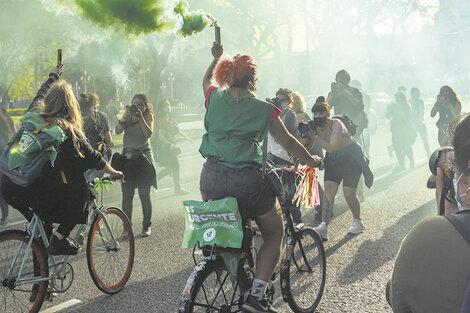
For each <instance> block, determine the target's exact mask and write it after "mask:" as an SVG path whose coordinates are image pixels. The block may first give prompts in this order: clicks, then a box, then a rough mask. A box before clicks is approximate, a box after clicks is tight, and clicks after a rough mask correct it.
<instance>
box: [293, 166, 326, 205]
mask: <svg viewBox="0 0 470 313" xmlns="http://www.w3.org/2000/svg"><path fill="white" fill-rule="evenodd" d="M295 173H296V174H298V175H300V177H301V180H300V183H299V184H298V185H297V186H296V191H295V195H294V197H293V198H292V203H295V204H296V205H297V206H298V207H300V205H303V204H304V203H305V202H307V204H308V206H309V207H316V206H318V205H320V193H319V189H318V167H310V166H308V165H300V164H299V165H298V166H297V167H296V168H295Z"/></svg>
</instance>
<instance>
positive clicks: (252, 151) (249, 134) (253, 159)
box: [199, 87, 279, 168]
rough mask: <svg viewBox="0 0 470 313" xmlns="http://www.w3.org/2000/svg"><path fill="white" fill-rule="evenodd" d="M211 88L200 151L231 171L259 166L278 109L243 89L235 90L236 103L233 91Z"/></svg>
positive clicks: (230, 89)
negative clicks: (272, 120)
mask: <svg viewBox="0 0 470 313" xmlns="http://www.w3.org/2000/svg"><path fill="white" fill-rule="evenodd" d="M211 88H212V90H211V89H209V92H210V95H209V96H208V99H207V100H208V102H207V103H208V104H207V111H206V116H205V118H204V126H205V129H206V133H205V134H204V135H203V137H202V143H201V147H200V148H199V152H200V153H201V154H202V156H203V157H205V158H207V157H209V156H213V157H216V158H217V159H218V160H219V161H220V163H222V164H224V165H227V166H228V167H232V168H243V167H248V166H256V167H261V166H262V163H263V151H262V141H263V139H264V138H265V136H266V134H267V132H268V131H269V124H270V122H271V119H272V118H273V117H277V116H278V114H277V115H276V113H277V112H276V111H279V110H277V109H276V108H275V107H274V106H273V105H272V104H270V103H268V102H266V101H262V100H259V99H257V98H255V97H254V95H252V94H251V93H249V92H248V91H245V90H242V89H238V96H239V97H238V98H239V101H238V102H236V101H235V95H234V90H233V89H232V88H229V89H226V90H223V91H219V90H218V89H215V88H214V87H211Z"/></svg>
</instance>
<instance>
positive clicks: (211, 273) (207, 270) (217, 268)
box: [178, 258, 241, 313]
mask: <svg viewBox="0 0 470 313" xmlns="http://www.w3.org/2000/svg"><path fill="white" fill-rule="evenodd" d="M196 269H197V271H196V273H193V274H191V276H193V275H194V274H195V277H190V279H188V282H191V284H190V285H188V284H187V285H186V288H187V289H189V290H185V291H184V292H183V294H184V293H187V294H189V299H186V297H185V296H184V295H183V299H182V300H181V304H180V308H179V311H178V312H180V313H182V312H184V313H206V312H226V313H229V312H241V308H240V307H241V303H240V291H239V290H240V288H238V284H235V286H233V284H232V282H231V280H230V277H229V273H228V272H227V267H226V266H225V263H224V262H223V260H222V259H221V258H220V259H217V260H216V261H207V260H204V261H203V262H202V263H200V264H199V265H198V266H197V267H196Z"/></svg>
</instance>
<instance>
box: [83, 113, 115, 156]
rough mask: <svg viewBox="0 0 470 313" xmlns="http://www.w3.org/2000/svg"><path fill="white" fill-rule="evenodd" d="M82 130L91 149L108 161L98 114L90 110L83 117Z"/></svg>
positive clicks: (102, 128)
mask: <svg viewBox="0 0 470 313" xmlns="http://www.w3.org/2000/svg"><path fill="white" fill-rule="evenodd" d="M83 130H84V132H85V136H86V138H87V139H88V141H89V142H90V145H91V146H92V148H93V149H95V150H98V151H99V152H100V153H101V154H102V155H103V156H104V157H105V159H106V160H109V157H108V151H107V150H108V149H107V147H106V144H105V143H104V140H105V133H104V127H103V125H101V118H100V114H99V112H97V111H95V110H90V112H89V113H88V114H86V115H84V116H83Z"/></svg>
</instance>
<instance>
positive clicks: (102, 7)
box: [75, 0, 217, 37]
mask: <svg viewBox="0 0 470 313" xmlns="http://www.w3.org/2000/svg"><path fill="white" fill-rule="evenodd" d="M75 3H76V4H77V6H78V7H79V8H80V9H81V11H82V16H83V17H84V18H86V19H88V20H90V21H92V22H93V23H95V24H97V25H98V26H100V27H102V28H108V27H112V28H116V29H119V28H124V30H125V32H126V33H127V34H134V35H140V34H142V33H144V34H148V33H153V32H165V31H171V30H175V29H176V30H177V34H178V35H180V36H183V37H186V36H191V35H193V34H196V33H199V32H201V31H202V30H204V29H205V28H207V27H209V26H213V25H216V24H217V20H216V19H215V18H214V17H213V16H212V15H210V14H209V13H206V12H204V11H202V10H197V11H190V10H189V4H188V2H187V1H186V0H180V1H178V2H177V3H176V6H175V8H174V9H173V10H171V7H170V6H169V1H168V0H75Z"/></svg>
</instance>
